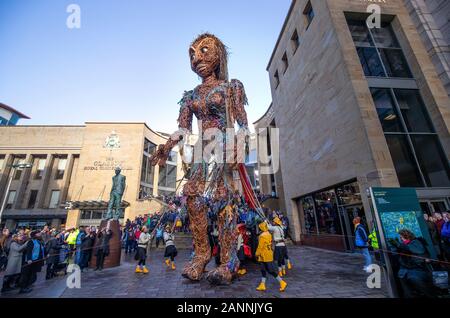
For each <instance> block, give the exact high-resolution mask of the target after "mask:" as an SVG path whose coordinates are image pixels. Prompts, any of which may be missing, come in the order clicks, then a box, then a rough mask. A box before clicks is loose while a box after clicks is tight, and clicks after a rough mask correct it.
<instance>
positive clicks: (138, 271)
mask: <svg viewBox="0 0 450 318" xmlns="http://www.w3.org/2000/svg"><path fill="white" fill-rule="evenodd" d="M134 272H135V273H142V269H141V267H140V266H139V265H138V266H136V270H135V271H134Z"/></svg>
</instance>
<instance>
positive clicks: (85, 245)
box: [80, 227, 95, 271]
mask: <svg viewBox="0 0 450 318" xmlns="http://www.w3.org/2000/svg"><path fill="white" fill-rule="evenodd" d="M94 242H95V233H94V232H92V231H91V228H89V227H88V228H86V236H85V237H83V238H82V239H81V246H80V247H81V248H80V250H81V259H80V269H81V271H83V270H84V269H85V268H87V267H88V266H89V259H90V255H91V254H92V253H91V251H92V248H93V246H94Z"/></svg>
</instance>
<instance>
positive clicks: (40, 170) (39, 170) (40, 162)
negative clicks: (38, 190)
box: [34, 158, 47, 180]
mask: <svg viewBox="0 0 450 318" xmlns="http://www.w3.org/2000/svg"><path fill="white" fill-rule="evenodd" d="M46 161H47V160H46V159H42V158H39V159H37V167H36V174H35V175H34V179H36V180H40V179H42V177H43V176H44V170H45V163H46Z"/></svg>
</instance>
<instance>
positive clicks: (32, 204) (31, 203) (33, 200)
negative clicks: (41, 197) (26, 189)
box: [28, 190, 38, 209]
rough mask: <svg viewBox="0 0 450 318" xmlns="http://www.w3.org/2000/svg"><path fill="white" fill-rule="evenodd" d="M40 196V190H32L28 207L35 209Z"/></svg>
mask: <svg viewBox="0 0 450 318" xmlns="http://www.w3.org/2000/svg"><path fill="white" fill-rule="evenodd" d="M37 196H38V190H31V192H30V199H29V200H28V209H34V207H35V205H36V200H37Z"/></svg>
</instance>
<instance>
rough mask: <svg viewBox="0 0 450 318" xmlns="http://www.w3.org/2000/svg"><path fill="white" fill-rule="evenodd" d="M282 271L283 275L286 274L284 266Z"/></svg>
mask: <svg viewBox="0 0 450 318" xmlns="http://www.w3.org/2000/svg"><path fill="white" fill-rule="evenodd" d="M282 273H283V276H286V268H283V270H282Z"/></svg>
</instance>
